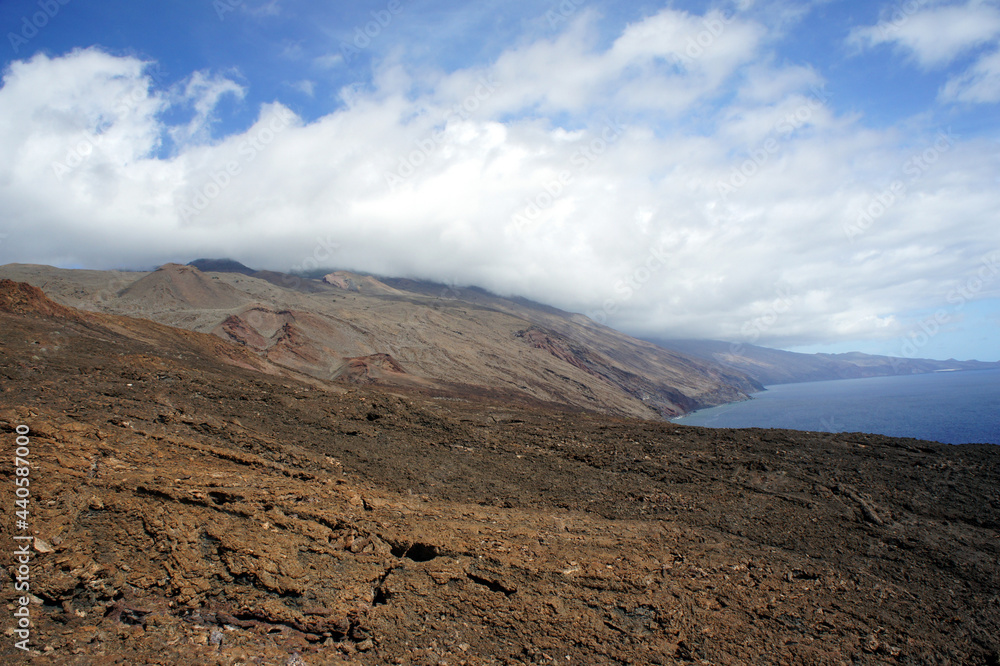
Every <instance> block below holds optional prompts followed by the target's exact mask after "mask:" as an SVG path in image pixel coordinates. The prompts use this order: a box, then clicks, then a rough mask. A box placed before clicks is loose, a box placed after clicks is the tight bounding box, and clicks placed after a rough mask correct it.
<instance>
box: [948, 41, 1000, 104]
mask: <svg viewBox="0 0 1000 666" xmlns="http://www.w3.org/2000/svg"><path fill="white" fill-rule="evenodd" d="M941 98H942V99H944V100H947V101H954V102H974V103H979V104H995V103H997V102H1000V50H997V51H994V52H993V53H990V54H988V55H984V56H983V57H982V58H980V59H979V61H978V62H976V64H975V65H973V66H972V67H971V68H969V69H968V70H967V71H965V72H963V73H962V74H960V75H958V76H955V77H953V78H951V79H950V80H949V81H948V83H946V84H945V86H944V88H942V90H941Z"/></svg>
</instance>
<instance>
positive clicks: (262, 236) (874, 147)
mask: <svg viewBox="0 0 1000 666" xmlns="http://www.w3.org/2000/svg"><path fill="white" fill-rule="evenodd" d="M978 6H979V5H977V7H978ZM931 9H933V8H931ZM931 9H928V10H927V11H931ZM986 10H989V11H985V10H984V13H983V16H982V20H980V21H978V22H973V23H971V24H970V23H969V22H967V21H957V19H955V20H956V21H957V22H956V24H955V26H954V28H953V29H952V30H951V31H949V32H948V33H947V35H948V41H947V42H946V43H939V42H936V41H933V40H930V38H928V37H926V36H925V32H924V30H925V21H923V20H922V19H921V20H917V19H918V18H919V17H913V20H911V21H909V22H908V23H906V25H905V29H900V30H897V31H895V32H889V33H886V34H883V33H885V31H884V30H882V31H880V28H879V26H872V27H870V28H868V29H866V30H860V31H858V32H856V33H855V34H853V35H851V36H850V38H849V41H850V42H851V43H852V44H853V45H854V46H855V47H856V48H876V47H877V46H878V45H879V44H882V43H889V44H891V45H894V46H893V47H894V48H900V49H906V50H908V51H910V52H912V53H913V57H915V58H917V59H919V61H920V63H921V64H922V65H926V66H928V67H931V66H933V65H934V64H935V63H936V62H940V61H941V60H942V59H947V58H949V57H955V56H954V54H960V53H962V44H965V43H967V42H974V43H976V44H980V45H981V44H982V43H983V40H990V39H994V40H995V39H996V35H997V31H998V28H997V27H996V26H997V25H1000V24H998V23H997V17H996V15H995V14H996V12H993V11H992V9H991V8H989V7H987V8H986ZM977 11H978V10H977ZM952 19H954V17H952V16H951V15H950V14H949V15H942V16H941V17H937V18H935V17H933V16H931V17H929V18H928V19H927V20H940V21H944V20H952ZM596 20H598V19H597V17H595V16H593V15H591V14H589V13H588V12H586V11H584V10H580V11H579V12H576V13H575V14H574V15H572V16H571V17H569V18H567V20H566V21H565V25H564V26H563V28H562V30H561V31H560V32H558V33H556V34H555V35H553V36H548V37H540V38H536V39H534V40H533V41H532V40H529V41H525V42H524V43H522V44H519V45H517V46H516V47H512V48H510V49H508V50H507V51H505V52H504V53H502V55H500V56H499V57H498V58H496V59H495V60H494V61H493V62H491V63H490V64H489V65H488V66H484V67H480V68H476V69H465V70H457V71H450V72H440V71H426V70H420V69H417V70H416V71H415V69H414V68H409V67H407V66H405V65H404V64H401V63H402V62H403V61H402V60H399V61H394V60H391V59H390V60H386V61H383V62H382V63H381V64H380V65H379V68H378V70H377V71H376V72H375V74H374V77H373V79H372V82H371V85H370V86H364V87H362V86H358V87H353V88H349V89H345V90H343V91H342V93H341V100H340V104H339V106H338V107H337V109H336V110H335V111H333V112H331V113H329V114H328V115H326V116H323V117H320V118H318V119H316V120H312V121H309V122H305V121H303V120H301V119H300V118H299V117H298V116H297V115H296V114H295V113H293V112H292V111H291V110H290V109H289V108H288V107H286V106H285V105H283V104H282V103H281V101H275V102H274V103H272V104H269V105H266V106H264V107H263V108H261V109H260V110H259V115H258V118H257V120H256V122H254V123H253V124H252V126H250V127H249V128H246V129H245V131H241V132H239V133H235V134H231V135H228V136H221V137H220V136H215V134H214V133H213V131H212V128H213V122H214V117H215V114H216V113H217V109H218V105H219V102H220V101H221V100H231V101H235V102H236V103H239V100H240V99H242V97H243V94H244V86H245V85H248V84H246V83H245V82H241V83H237V82H234V81H233V80H230V79H229V78H226V77H224V76H220V75H218V74H214V73H210V72H193V73H191V74H190V76H189V77H188V79H187V81H185V82H184V84H183V85H177V86H172V87H167V88H164V87H162V86H160V85H158V83H157V81H156V77H155V68H156V65H155V63H149V62H142V61H140V60H137V59H135V58H131V57H118V56H113V55H109V54H107V53H104V52H102V51H100V50H97V49H87V50H79V51H74V52H72V53H69V54H65V55H62V56H57V57H54V56H46V55H37V56H35V57H33V58H31V59H30V60H27V61H19V62H16V63H15V64H14V65H13V66H11V67H10V68H9V69H8V71H7V72H6V73H5V75H4V80H3V87H2V89H0V150H2V154H3V155H4V156H5V159H4V160H3V162H2V163H0V208H2V210H3V211H4V215H3V221H2V225H3V229H2V230H3V233H5V234H6V236H5V237H3V238H2V242H0V263H3V262H12V261H19V262H36V263H53V264H58V265H63V266H85V267H92V268H111V267H121V266H133V267H139V266H152V265H157V264H160V263H164V262H167V261H186V260H190V259H193V258H195V257H199V256H229V257H233V258H236V259H238V260H240V261H242V262H244V263H246V264H248V265H252V266H255V267H260V268H270V269H277V270H303V269H310V268H315V267H317V266H319V265H321V266H330V267H334V266H336V267H342V268H349V269H356V270H364V271H371V272H375V273H382V274H391V275H405V276H412V277H418V278H426V279H433V280H437V281H440V282H445V283H448V284H452V285H456V286H461V285H468V284H476V285H481V286H483V287H486V288H489V289H492V290H495V291H497V292H500V293H504V294H520V295H524V296H527V297H531V298H534V299H537V300H541V301H545V302H548V303H552V304H554V305H558V306H561V307H564V308H567V309H571V310H575V311H579V312H584V313H587V314H590V315H591V316H592V317H594V318H595V319H597V320H599V321H607V322H608V323H611V324H613V325H616V326H617V327H620V328H624V329H625V330H628V331H630V332H634V333H645V334H664V335H677V336H698V337H713V338H723V339H730V340H734V341H744V342H757V343H766V344H772V345H796V344H818V343H827V342H834V341H845V340H861V339H873V338H884V339H897V338H898V339H902V338H904V337H905V336H907V335H908V334H910V333H912V332H913V331H914V330H918V329H919V326H920V324H921V322H924V321H925V320H926V318H927V317H928V316H931V317H933V316H934V315H935V312H939V311H940V310H941V309H945V310H946V312H947V315H948V317H949V319H948V321H946V322H944V323H943V324H940V325H942V326H947V325H954V324H956V323H957V322H958V321H960V319H961V316H962V315H961V312H960V308H958V307H957V306H958V304H959V302H960V300H961V301H963V302H965V301H971V300H980V299H985V298H996V297H997V296H1000V276H998V274H997V273H998V271H1000V264H998V261H1000V256H998V254H997V253H998V252H1000V225H998V224H997V211H1000V187H998V186H997V185H998V183H1000V158H998V151H997V147H996V145H995V144H993V145H990V144H989V143H986V142H983V141H981V140H967V139H964V138H963V137H962V136H959V135H956V134H955V133H953V132H952V131H951V130H949V128H948V127H938V126H928V125H925V124H922V123H921V121H920V119H919V118H918V119H914V120H912V121H911V122H910V123H909V124H908V126H907V127H905V128H900V129H888V130H887V129H872V128H870V127H868V126H866V125H865V123H864V122H863V120H862V119H861V118H859V117H856V116H845V115H843V114H840V115H838V114H837V113H835V112H834V111H833V110H832V108H833V107H832V105H831V95H833V94H834V93H832V92H831V91H830V90H828V88H827V86H826V85H825V83H824V81H823V80H822V78H821V77H820V76H819V75H818V74H817V73H816V72H815V71H814V70H813V69H812V68H810V67H808V66H802V65H792V64H783V63H780V62H776V59H774V58H770V57H768V55H769V52H768V48H769V47H768V39H769V36H768V31H769V28H768V27H766V26H764V25H761V24H760V23H759V22H755V21H753V20H751V19H749V18H744V17H741V16H740V15H739V14H736V15H729V16H727V15H724V14H722V13H719V12H710V13H708V14H706V15H704V16H697V15H691V14H688V13H684V12H680V11H673V10H664V11H661V12H659V13H658V14H655V15H653V16H650V17H649V18H647V19H645V20H643V21H641V22H638V23H634V24H631V25H629V26H627V27H626V28H625V29H624V30H622V31H621V33H620V34H619V35H618V36H617V39H615V40H614V41H613V42H611V43H607V42H606V41H605V42H601V41H600V40H598V39H596V38H595V31H594V23H595V21H596ZM887 20H888V19H887ZM963 40H965V41H963ZM845 48H846V46H845ZM991 58H992V59H991ZM995 61H996V57H995V56H987V57H984V58H983V59H982V60H977V61H976V62H974V63H973V64H972V65H971V68H970V69H969V71H968V72H967V73H966V74H965V75H963V77H960V78H957V79H955V80H953V81H951V82H949V84H948V86H947V87H945V88H944V89H943V90H942V91H941V95H942V97H944V98H949V99H955V100H963V99H964V100H967V101H969V102H981V101H990V100H991V99H993V98H994V97H995V96H996V90H997V88H996V86H995V85H991V84H990V81H994V82H995V81H996V76H997V71H996V70H997V67H996V65H997V63H996V62H995ZM180 111H183V113H180ZM178 117H183V118H184V120H183V121H178V120H170V119H172V118H173V119H176V118H178Z"/></svg>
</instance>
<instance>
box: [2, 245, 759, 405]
mask: <svg viewBox="0 0 1000 666" xmlns="http://www.w3.org/2000/svg"><path fill="white" fill-rule="evenodd" d="M75 273H76V271H69V270H62V269H55V268H51V267H46V266H31V265H20V264H11V265H7V266H3V267H0V277H9V278H12V279H17V280H21V281H25V282H29V283H31V284H34V285H36V286H38V287H41V288H43V289H45V290H46V291H47V293H49V295H50V296H51V297H52V298H53V299H54V300H56V301H58V302H60V303H62V304H64V305H68V306H73V307H78V308H82V309H88V310H100V311H103V312H111V313H116V314H125V315H130V316H136V317H143V318H148V319H152V320H155V321H159V322H161V323H165V324H169V325H172V326H180V327H184V328H188V329H191V330H196V331H201V332H211V333H214V334H215V335H217V336H219V337H221V338H223V339H226V340H230V341H233V342H236V343H238V344H241V345H244V346H246V347H247V348H248V349H252V350H253V351H255V352H256V353H258V354H260V355H261V357H262V358H266V359H268V360H269V361H271V362H272V363H274V364H276V365H280V366H284V367H288V368H290V369H293V370H295V371H297V372H302V373H307V374H310V375H312V376H314V377H316V378H318V379H321V380H329V379H338V381H341V382H344V383H350V382H363V383H381V384H391V385H401V386H410V387H417V386H420V387H424V388H426V389H428V390H437V391H446V392H453V393H455V392H457V393H463V392H467V391H470V390H471V391H474V392H483V391H486V392H489V391H494V392H497V394H498V395H511V394H520V395H522V396H523V397H524V398H525V399H530V400H534V401H543V402H552V403H558V404H562V405H568V406H573V407H576V408H582V409H587V410H594V411H602V412H606V413H612V414H618V415H622V416H634V417H641V418H664V417H670V416H675V415H678V414H681V413H685V412H688V411H691V410H693V409H697V408H700V407H705V406H712V405H717V404H722V403H725V402H732V401H737V400H744V399H746V398H747V397H748V394H749V393H750V392H753V391H755V390H758V389H759V388H760V385H759V384H757V383H756V382H755V381H753V380H751V379H749V378H748V377H747V376H746V375H744V374H742V373H741V372H739V371H728V370H725V369H723V368H720V367H719V366H718V365H716V364H714V363H712V362H710V361H706V360H702V359H697V358H694V357H690V356H685V355H684V354H681V353H677V352H672V351H668V350H665V349H662V348H660V347H657V346H656V345H653V344H651V343H648V342H643V341H640V340H637V339H635V338H632V337H630V336H627V335H625V334H623V333H619V332H618V331H615V330H613V329H610V328H608V327H605V326H600V325H598V324H596V323H594V322H593V321H591V320H589V319H588V318H586V317H583V316H581V315H571V314H569V313H566V312H562V311H559V310H556V309H555V308H549V307H546V306H542V305H538V304H533V303H530V302H528V301H523V300H511V299H503V298H499V297H496V296H492V295H488V294H485V292H482V291H481V290H475V289H462V290H458V289H450V290H447V291H444V292H442V291H440V290H438V291H437V292H436V293H435V292H434V291H431V290H429V289H428V288H427V285H424V284H422V283H415V282H410V283H407V281H396V283H395V284H391V285H390V284H386V283H384V282H381V281H379V280H377V279H375V278H373V277H371V276H359V275H354V274H350V273H347V272H344V271H338V272H337V273H335V274H331V275H330V276H328V281H327V282H323V281H318V280H306V279H304V278H298V277H294V276H288V275H281V274H274V273H255V274H254V275H246V274H245V273H244V272H223V273H203V272H201V271H200V270H198V269H197V268H196V267H194V266H181V265H177V264H167V265H165V266H162V267H161V268H159V269H158V270H156V271H153V272H151V273H131V274H130V273H122V272H108V273H107V274H106V275H107V280H106V281H105V282H101V280H100V279H99V273H95V272H93V271H88V272H86V275H85V276H84V277H85V278H86V279H85V280H82V281H81V282H79V283H74V281H73V279H74V274H75ZM258 276H259V277H258ZM407 284H409V285H410V288H409V289H408V288H407Z"/></svg>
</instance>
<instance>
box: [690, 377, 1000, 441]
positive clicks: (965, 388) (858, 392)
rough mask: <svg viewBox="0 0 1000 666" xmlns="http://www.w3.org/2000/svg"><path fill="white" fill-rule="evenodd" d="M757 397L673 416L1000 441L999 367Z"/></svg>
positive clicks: (738, 424)
mask: <svg viewBox="0 0 1000 666" xmlns="http://www.w3.org/2000/svg"><path fill="white" fill-rule="evenodd" d="M753 398H754V399H753V400H749V401H747V402H739V403H734V404H731V405H722V406H720V407H713V408H711V409H703V410H700V411H697V412H694V413H692V414H688V415H687V416H684V417H681V418H679V419H675V423H680V424H683V425H693V426H708V427H715V428H789V429H792V430H818V431H822V432H869V433H878V434H882V435H891V436H893V437H916V438H919V439H929V440H934V441H938V442H945V443H947V444H964V443H967V442H986V443H990V444H1000V370H973V371H968V372H936V373H931V374H926V375H897V376H893V377H872V378H870V379H841V380H837V381H829V382H809V383H804V384H779V385H775V386H768V387H767V390H766V391H763V392H761V393H755V394H754V396H753Z"/></svg>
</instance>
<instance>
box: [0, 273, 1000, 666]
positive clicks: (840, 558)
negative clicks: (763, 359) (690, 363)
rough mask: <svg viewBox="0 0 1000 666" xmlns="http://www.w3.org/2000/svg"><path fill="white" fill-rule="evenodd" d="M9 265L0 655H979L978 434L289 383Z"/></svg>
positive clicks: (368, 660)
mask: <svg viewBox="0 0 1000 666" xmlns="http://www.w3.org/2000/svg"><path fill="white" fill-rule="evenodd" d="M6 289H7V290H8V293H7V295H6V299H5V298H4V294H0V381H2V389H0V441H2V442H3V445H4V450H5V451H7V454H8V455H7V458H6V459H7V462H6V463H4V465H3V466H2V467H0V469H2V478H0V484H2V487H3V489H4V490H3V492H2V494H0V497H2V498H3V499H2V516H0V533H2V536H0V538H2V539H3V543H4V544H5V546H4V548H3V549H2V550H3V552H4V555H3V556H2V557H3V564H4V568H5V570H6V571H7V572H8V573H10V572H12V570H13V558H12V556H11V555H10V552H11V551H12V550H13V548H12V547H11V546H10V544H13V543H14V541H13V539H12V537H13V535H15V534H25V533H30V534H34V536H35V537H36V540H35V542H34V546H35V552H34V554H33V557H32V560H31V593H32V595H33V600H32V603H31V604H30V608H31V612H32V617H33V620H34V625H33V627H32V636H31V647H32V650H33V651H32V653H30V654H25V653H23V652H21V651H20V650H17V649H15V648H14V645H13V644H14V641H15V638H14V637H13V636H12V635H11V631H12V630H11V629H9V627H12V626H13V617H12V613H13V609H14V608H15V605H14V603H15V602H14V599H15V597H16V596H17V595H16V594H15V593H14V591H13V588H12V583H11V581H10V580H7V581H5V582H4V587H3V590H4V594H3V602H4V604H5V605H6V608H7V610H6V612H7V613H8V618H7V620H6V621H5V622H4V627H5V629H6V630H7V634H6V635H5V636H4V637H3V642H2V644H0V662H3V663H5V664H6V663H11V664H16V663H33V664H87V665H90V664H225V665H233V664H280V665H292V664H357V665H365V666H368V665H376V664H412V665H440V664H449V665H461V664H467V665H471V664H678V663H681V664H683V663H695V664H706V663H707V664H881V663H888V664H956V665H957V664H998V663H1000V638H998V637H1000V599H998V592H1000V573H998V562H1000V498H998V487H1000V448H998V447H990V446H957V447H956V446H945V445H940V444H933V443H929V442H920V441H916V440H902V439H891V438H885V437H877V436H868V435H863V434H814V433H802V432H793V431H777V430H706V429H697V428H685V427H680V426H674V425H671V424H669V423H663V422H653V421H640V420H628V419H623V418H614V417H609V416H602V415H597V414H591V413H586V412H581V411H572V410H567V409H560V408H556V407H553V406H548V405H542V404H540V403H539V404H528V403H525V402H521V403H515V402H513V401H510V400H504V399H502V397H503V396H498V395H489V394H485V393H484V394H482V395H471V394H464V395H462V394H458V393H446V392H441V391H438V392H431V391H428V390H421V389H405V390H404V389H402V388H394V389H392V392H389V391H388V390H386V389H378V388H355V387H351V388H348V389H345V388H344V387H338V386H336V385H333V384H322V383H318V382H316V381H313V382H311V383H306V382H300V381H297V380H294V379H290V378H287V377H278V376H274V375H269V374H266V373H264V372H261V371H259V369H263V370H266V368H264V367H262V366H257V365H255V361H254V358H253V355H252V354H251V353H250V352H248V351H246V350H244V349H241V348H237V347H235V346H232V345H228V344H227V343H224V342H222V341H220V340H218V339H217V338H214V337H212V336H208V335H202V334H198V333H193V332H189V331H178V330H177V329H170V328H168V327H165V326H162V325H158V324H152V323H149V322H144V321H142V320H128V319H125V318H121V317H110V316H107V315H95V314H80V313H76V312H74V311H72V310H68V309H65V308H61V307H60V306H55V305H54V304H51V303H49V302H47V301H45V300H44V297H42V296H41V295H40V292H38V293H36V292H35V291H31V290H24V289H20V288H18V289H17V290H15V291H16V293H14V294H13V295H12V293H10V292H11V289H12V288H11V287H9V286H8V287H6ZM258 367H259V369H254V368H258ZM17 425H26V426H28V427H29V428H30V429H31V433H30V439H31V447H30V448H31V456H30V458H31V462H32V464H33V467H32V471H31V477H30V478H31V486H30V487H31V492H32V496H31V502H32V503H31V515H30V523H31V527H30V528H29V530H28V531H27V532H21V531H19V530H17V529H15V518H14V493H13V490H14V468H13V461H12V453H11V452H12V451H13V449H14V446H15V444H14V440H15V432H14V429H15V427H16V426H17Z"/></svg>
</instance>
